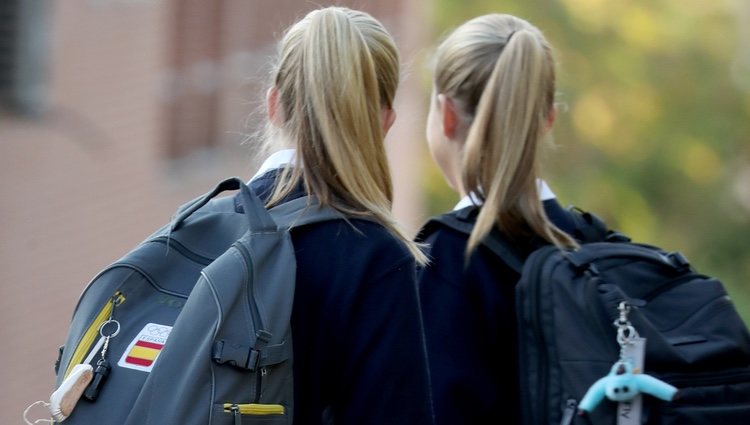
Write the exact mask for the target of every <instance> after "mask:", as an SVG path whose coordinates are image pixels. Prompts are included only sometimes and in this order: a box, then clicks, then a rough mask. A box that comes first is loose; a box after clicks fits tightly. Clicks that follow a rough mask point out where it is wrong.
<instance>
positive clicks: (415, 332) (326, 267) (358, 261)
mask: <svg viewBox="0 0 750 425" xmlns="http://www.w3.org/2000/svg"><path fill="white" fill-rule="evenodd" d="M276 174H277V171H274V170H271V171H269V172H268V173H266V174H264V175H262V176H260V177H256V178H254V179H253V180H252V181H251V182H250V187H251V189H253V190H254V191H255V193H256V194H258V196H259V197H261V199H266V198H267V197H268V195H269V194H270V192H271V189H272V187H273V185H274V182H275V178H276ZM302 195H303V192H302V190H298V191H297V192H296V193H294V194H292V195H291V196H290V197H289V199H290V200H291V199H294V198H296V197H299V196H302ZM238 208H241V207H240V206H238ZM291 236H292V241H293V244H294V249H295V255H296V260H297V280H296V291H295V294H294V307H293V310H292V334H293V338H294V343H293V346H294V372H293V374H294V395H295V400H294V402H295V406H294V424H295V425H312V424H323V423H335V424H337V425H338V424H344V425H346V424H352V425H353V424H358V425H359V424H365V425H366V424H378V425H381V424H404V425H406V424H415V425H419V424H431V423H432V412H431V408H430V398H429V385H428V381H427V364H426V359H425V352H424V335H423V331H422V328H421V319H420V316H419V307H418V300H417V297H418V294H417V287H416V280H415V279H416V275H415V262H414V258H413V256H412V255H411V254H410V252H409V251H408V250H407V248H406V247H405V246H404V244H403V243H402V242H401V241H399V240H397V239H396V238H395V237H394V236H393V235H392V234H391V233H390V232H388V231H387V230H386V229H385V228H384V227H383V226H381V225H380V224H377V223H374V222H371V221H366V220H359V219H352V220H350V223H347V222H345V221H343V220H340V221H329V222H322V223H316V224H312V225H308V226H304V227H301V228H295V229H293V230H292V234H291Z"/></svg>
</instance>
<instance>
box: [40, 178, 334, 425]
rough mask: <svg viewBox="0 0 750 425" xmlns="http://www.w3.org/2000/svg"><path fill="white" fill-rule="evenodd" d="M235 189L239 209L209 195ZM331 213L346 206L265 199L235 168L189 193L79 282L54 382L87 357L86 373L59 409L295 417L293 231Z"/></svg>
mask: <svg viewBox="0 0 750 425" xmlns="http://www.w3.org/2000/svg"><path fill="white" fill-rule="evenodd" d="M230 189H232V190H234V189H240V195H239V197H238V198H239V200H240V202H241V205H242V209H243V210H244V213H241V212H237V208H236V205H235V198H234V197H225V198H221V199H212V198H214V197H215V196H216V195H217V194H219V193H221V192H223V191H225V190H230ZM336 219H343V216H341V215H340V214H339V213H337V212H335V211H333V210H330V209H327V208H320V207H317V206H315V202H314V200H312V199H311V198H308V197H302V198H298V199H295V200H292V201H289V202H286V203H284V204H281V205H279V206H277V207H275V208H273V209H271V210H270V211H267V210H266V209H265V208H264V207H263V203H262V202H261V201H260V200H259V199H258V198H257V197H256V196H255V195H254V194H253V193H252V191H251V190H250V189H249V188H248V187H247V186H246V185H245V184H244V183H243V182H242V181H241V180H240V179H237V178H233V179H229V180H226V181H224V182H222V183H220V184H219V185H218V186H217V187H216V189H214V190H213V191H212V192H210V193H208V194H206V195H204V196H203V197H200V198H198V199H196V200H194V201H192V202H189V203H187V204H185V205H184V206H183V207H181V208H180V209H179V210H178V212H177V214H176V215H175V218H174V219H173V220H172V222H171V223H170V224H169V225H167V226H165V227H163V228H162V229H160V230H159V231H157V232H156V233H154V234H153V235H152V236H151V237H149V238H148V239H147V240H146V241H144V242H143V243H141V244H140V245H139V246H138V247H136V248H135V249H134V250H133V251H131V252H130V253H128V254H127V255H125V256H124V257H123V258H122V259H120V260H118V261H117V262H115V263H114V264H112V265H111V266H109V267H108V268H106V269H105V270H104V271H102V272H101V273H100V274H99V275H98V276H97V277H95V278H94V280H93V281H92V282H91V283H90V284H89V286H88V287H87V288H86V290H85V291H84V293H83V294H82V296H81V298H80V300H79V303H78V306H77V307H76V310H75V313H74V316H73V320H72V323H71V326H70V331H69V334H68V337H67V340H66V343H65V346H64V348H61V352H60V358H59V359H58V362H57V364H56V370H57V371H58V379H57V386H58V387H59V386H60V385H61V384H62V383H63V381H64V380H65V378H66V377H67V376H68V375H70V374H71V372H73V371H74V370H75V369H76V367H77V366H76V365H80V364H90V365H91V369H90V370H91V371H92V372H93V374H92V379H91V381H90V383H88V384H87V387H86V389H85V391H84V392H83V395H82V396H81V398H80V400H78V402H77V403H76V404H75V407H74V408H73V407H72V406H71V405H70V404H71V403H70V402H69V400H68V403H67V404H65V403H63V404H64V407H63V408H62V412H61V411H59V410H58V411H57V412H54V413H57V415H55V418H56V419H57V420H58V421H59V420H61V419H63V417H65V419H64V420H65V423H66V424H91V423H97V424H132V425H136V424H137V425H143V424H160V425H161V424H256V423H263V424H291V423H292V411H293V379H292V341H291V330H290V317H291V311H292V304H293V299H294V286H295V269H296V265H295V264H296V263H295V257H294V248H293V246H292V240H291V237H290V234H289V231H290V229H291V228H294V227H299V226H304V225H307V224H311V223H317V222H321V221H326V220H336ZM78 367H79V368H80V366H78ZM86 382H88V379H87V380H86ZM53 408H54V406H52V407H51V410H53V411H54V409H53Z"/></svg>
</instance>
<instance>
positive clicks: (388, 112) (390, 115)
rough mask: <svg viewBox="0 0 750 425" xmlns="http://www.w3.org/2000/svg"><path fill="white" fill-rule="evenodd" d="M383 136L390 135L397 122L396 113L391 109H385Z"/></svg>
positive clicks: (383, 113)
mask: <svg viewBox="0 0 750 425" xmlns="http://www.w3.org/2000/svg"><path fill="white" fill-rule="evenodd" d="M382 115H383V135H386V134H388V130H390V129H391V126H393V123H394V122H396V111H394V110H393V109H391V108H383V112H382Z"/></svg>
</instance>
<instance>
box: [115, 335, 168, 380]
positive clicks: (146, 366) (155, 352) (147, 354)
mask: <svg viewBox="0 0 750 425" xmlns="http://www.w3.org/2000/svg"><path fill="white" fill-rule="evenodd" d="M170 332H172V327H171V326H165V325H159V324H156V323H148V324H147V325H146V326H144V327H143V329H142V330H141V331H140V332H139V333H138V335H137V336H136V337H135V339H134V340H133V341H131V342H130V345H128V348H127V349H126V350H125V352H124V353H123V354H122V357H120V361H119V362H117V365H118V366H120V367H125V368H128V369H135V370H140V371H143V372H151V369H153V368H154V364H155V363H156V359H157V358H159V354H160V353H161V349H162V348H164V344H166V343H167V338H168V337H169V333H170Z"/></svg>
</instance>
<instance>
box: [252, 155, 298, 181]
mask: <svg viewBox="0 0 750 425" xmlns="http://www.w3.org/2000/svg"><path fill="white" fill-rule="evenodd" d="M296 157H297V150H296V149H282V150H280V151H277V152H274V153H272V154H271V156H269V157H268V158H266V160H265V161H263V164H261V166H260V168H259V169H258V172H257V173H255V175H254V176H253V178H252V179H250V181H253V180H255V179H257V178H258V177H260V176H262V175H263V174H266V173H267V172H269V171H271V170H273V169H276V168H281V167H283V166H285V165H294V164H295V163H296V162H297V160H296Z"/></svg>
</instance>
